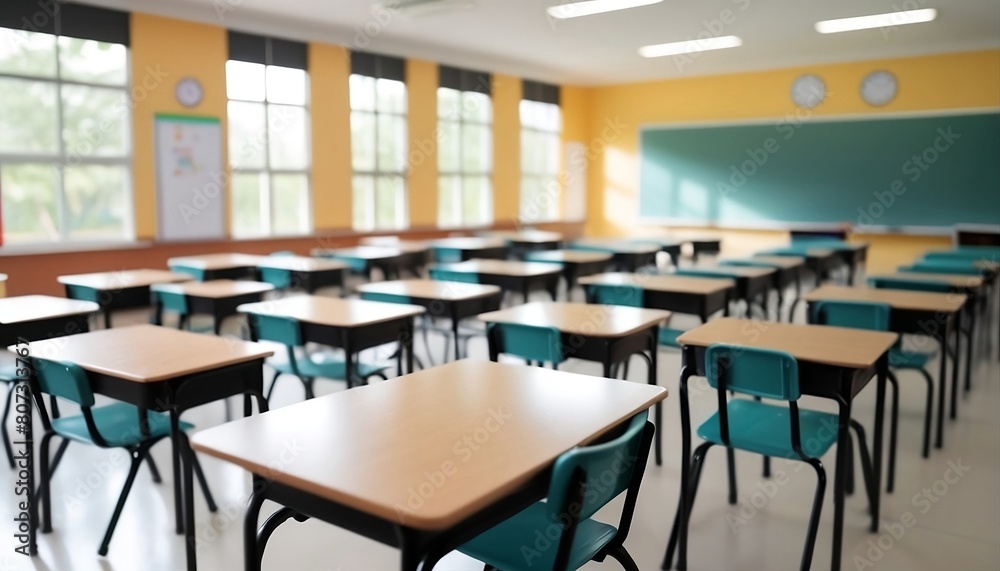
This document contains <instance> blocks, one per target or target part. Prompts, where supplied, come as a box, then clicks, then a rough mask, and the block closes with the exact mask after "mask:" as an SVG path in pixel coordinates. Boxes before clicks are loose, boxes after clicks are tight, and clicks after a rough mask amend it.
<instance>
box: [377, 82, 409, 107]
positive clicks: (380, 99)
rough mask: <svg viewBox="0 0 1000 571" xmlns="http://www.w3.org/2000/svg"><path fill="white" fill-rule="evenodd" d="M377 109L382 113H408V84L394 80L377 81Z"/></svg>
mask: <svg viewBox="0 0 1000 571" xmlns="http://www.w3.org/2000/svg"><path fill="white" fill-rule="evenodd" d="M375 93H376V107H377V108H378V110H379V112H382V113H401V114H402V113H406V84H405V83H403V82H402V81H396V80H394V79H377V80H375Z"/></svg>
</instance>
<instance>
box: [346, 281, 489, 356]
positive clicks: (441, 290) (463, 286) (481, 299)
mask: <svg viewBox="0 0 1000 571" xmlns="http://www.w3.org/2000/svg"><path fill="white" fill-rule="evenodd" d="M357 289H358V291H359V292H360V293H361V299H366V300H369V301H386V302H391V303H405V304H411V305H419V306H421V307H423V308H424V309H425V310H427V315H429V316H431V317H446V318H448V319H450V320H451V333H452V337H453V339H454V341H455V359H459V358H460V357H459V355H460V354H461V352H460V351H459V348H458V341H459V336H458V324H459V322H461V321H462V320H463V319H466V318H468V317H472V316H475V315H479V314H480V313H484V312H487V311H495V310H497V309H500V300H501V298H502V296H503V290H501V289H500V288H499V287H497V286H492V285H481V284H467V283H461V282H445V281H437V280H424V279H413V280H400V281H394V282H379V283H373V284H363V285H361V286H359V287H358V288H357ZM446 354H447V352H446Z"/></svg>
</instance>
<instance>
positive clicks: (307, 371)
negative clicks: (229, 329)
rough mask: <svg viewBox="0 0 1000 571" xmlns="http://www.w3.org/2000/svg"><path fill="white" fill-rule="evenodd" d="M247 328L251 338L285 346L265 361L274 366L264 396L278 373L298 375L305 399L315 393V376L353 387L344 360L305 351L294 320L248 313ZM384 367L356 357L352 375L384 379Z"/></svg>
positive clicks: (275, 383) (272, 388) (300, 332)
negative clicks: (364, 361)
mask: <svg viewBox="0 0 1000 571" xmlns="http://www.w3.org/2000/svg"><path fill="white" fill-rule="evenodd" d="M250 329H251V336H252V338H253V339H254V340H255V341H273V342H275V343H281V344H282V345H284V346H285V355H279V354H276V355H275V356H273V357H270V358H268V359H267V361H266V362H267V364H268V365H270V366H271V368H273V369H274V378H273V379H271V388H270V389H268V391H267V396H266V398H267V399H268V400H270V398H271V394H272V393H273V392H274V387H275V385H277V383H278V378H279V377H281V375H282V374H287V375H295V376H296V377H298V378H299V380H300V381H301V382H302V386H303V387H304V388H305V392H306V398H307V399H311V398H313V397H314V396H315V393H314V392H313V383H314V382H315V380H316V378H317V377H320V378H324V379H334V380H341V381H346V382H347V387H348V388H351V387H352V386H353V384H354V381H353V379H352V378H350V377H349V376H348V374H347V362H346V361H345V360H344V359H343V358H341V357H338V356H335V355H331V354H329V353H319V354H315V355H313V354H310V353H308V352H307V351H306V348H305V346H304V344H303V341H302V326H301V324H300V323H299V322H298V321H296V320H295V319H292V318H290V317H283V316H277V315H260V314H253V315H250ZM385 369H386V367H385V366H378V365H371V364H367V363H362V362H360V360H359V361H358V362H356V363H355V370H354V375H357V376H358V377H359V378H361V379H362V380H363V381H364V382H368V379H369V378H370V377H373V376H377V377H381V378H383V379H385V378H386V376H385Z"/></svg>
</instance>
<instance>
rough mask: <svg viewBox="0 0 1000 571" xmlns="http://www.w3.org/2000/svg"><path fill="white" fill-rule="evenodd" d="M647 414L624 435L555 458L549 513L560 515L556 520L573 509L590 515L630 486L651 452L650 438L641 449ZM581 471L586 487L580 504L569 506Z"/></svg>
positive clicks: (633, 421) (634, 420)
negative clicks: (634, 474) (641, 464)
mask: <svg viewBox="0 0 1000 571" xmlns="http://www.w3.org/2000/svg"><path fill="white" fill-rule="evenodd" d="M646 416H647V411H642V412H640V413H639V414H637V415H635V416H633V417H632V419H631V420H629V421H628V426H627V427H626V428H625V432H624V433H622V435H621V436H618V437H616V438H613V439H611V440H609V441H607V442H603V443H601V444H595V445H593V446H584V447H581V448H574V449H572V450H570V451H568V452H565V453H563V455H562V456H560V457H559V458H557V459H556V462H555V465H554V467H553V468H552V479H551V480H550V481H549V495H548V500H547V502H546V506H547V507H548V509H549V513H550V514H551V515H552V516H554V517H556V518H557V519H555V520H554V521H560V519H562V518H563V517H565V516H566V515H567V514H568V513H570V512H572V514H573V516H575V517H579V518H580V519H586V518H589V517H591V516H593V515H594V514H595V513H597V511H598V510H599V509H601V508H602V507H604V506H605V505H607V504H608V502H610V501H611V500H613V499H615V498H616V497H618V495H619V494H621V493H622V492H624V491H625V490H626V489H628V488H629V485H630V484H632V482H633V472H634V469H635V468H636V467H637V465H638V464H639V463H640V460H641V462H642V463H643V464H644V463H645V457H646V455H648V454H649V443H648V442H647V443H646V448H645V450H643V449H642V433H643V430H644V429H645V427H646ZM578 471H581V472H582V473H583V474H584V475H585V476H586V479H585V482H586V483H585V486H586V488H585V490H584V493H583V497H582V498H577V499H575V501H577V502H579V503H578V505H576V506H572V505H570V506H568V505H567V503H572V502H573V501H574V500H573V499H572V498H570V496H572V493H573V480H574V477H575V474H577V473H578ZM638 476H639V477H638V478H637V480H638V479H641V478H642V475H641V473H640V474H639V475H638ZM567 499H570V502H567ZM567 507H569V508H571V509H570V510H567V509H566V508H567ZM564 510H565V511H564ZM577 513H579V515H578V516H577V515H576V514H577Z"/></svg>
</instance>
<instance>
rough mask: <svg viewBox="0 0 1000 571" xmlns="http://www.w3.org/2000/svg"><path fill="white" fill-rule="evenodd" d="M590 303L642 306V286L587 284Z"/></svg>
mask: <svg viewBox="0 0 1000 571" xmlns="http://www.w3.org/2000/svg"><path fill="white" fill-rule="evenodd" d="M587 291H588V292H589V293H590V297H591V300H592V301H591V302H592V303H600V304H602V305H627V306H629V307H643V291H642V288H641V287H639V286H637V285H633V284H614V285H612V284H589V285H588V286H587Z"/></svg>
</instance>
